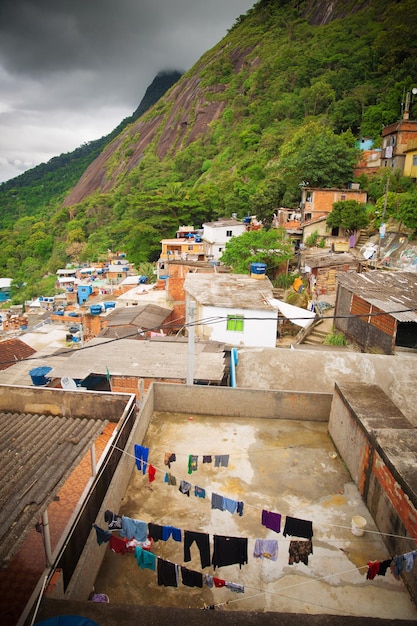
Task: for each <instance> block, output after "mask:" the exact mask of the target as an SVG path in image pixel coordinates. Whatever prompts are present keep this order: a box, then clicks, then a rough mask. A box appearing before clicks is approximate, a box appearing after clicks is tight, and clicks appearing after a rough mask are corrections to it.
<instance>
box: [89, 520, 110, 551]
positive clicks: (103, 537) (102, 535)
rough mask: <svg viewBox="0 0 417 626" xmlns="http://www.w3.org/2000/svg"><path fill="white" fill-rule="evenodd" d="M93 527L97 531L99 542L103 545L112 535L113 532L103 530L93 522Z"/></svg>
mask: <svg viewBox="0 0 417 626" xmlns="http://www.w3.org/2000/svg"><path fill="white" fill-rule="evenodd" d="M93 528H94V530H95V531H96V537H97V543H98V545H99V546H101V544H102V543H107V542H108V541H109V539H110V537H111V533H109V531H108V530H103V529H102V528H100V526H96V524H93Z"/></svg>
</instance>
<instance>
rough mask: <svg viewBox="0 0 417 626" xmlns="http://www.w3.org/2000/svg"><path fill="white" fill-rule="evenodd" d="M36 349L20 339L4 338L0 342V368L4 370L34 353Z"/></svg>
mask: <svg viewBox="0 0 417 626" xmlns="http://www.w3.org/2000/svg"><path fill="white" fill-rule="evenodd" d="M35 352H36V350H34V349H33V348H31V347H30V346H28V345H27V344H26V343H25V342H24V341H21V340H20V339H5V340H4V341H1V342H0V370H6V369H7V368H8V367H11V366H12V365H14V364H15V363H16V362H17V361H22V360H23V359H27V358H28V357H30V356H32V355H33V354H35Z"/></svg>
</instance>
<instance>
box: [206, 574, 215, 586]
mask: <svg viewBox="0 0 417 626" xmlns="http://www.w3.org/2000/svg"><path fill="white" fill-rule="evenodd" d="M204 576H205V578H204V582H205V583H206V585H207V587H208V588H209V589H213V585H214V583H213V576H211V575H210V574H205V575H204Z"/></svg>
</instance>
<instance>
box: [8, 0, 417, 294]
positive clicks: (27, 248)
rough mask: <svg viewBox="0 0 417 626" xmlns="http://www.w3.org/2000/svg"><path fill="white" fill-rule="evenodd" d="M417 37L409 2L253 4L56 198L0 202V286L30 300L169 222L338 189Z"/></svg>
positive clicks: (154, 248) (416, 11) (387, 113)
mask: <svg viewBox="0 0 417 626" xmlns="http://www.w3.org/2000/svg"><path fill="white" fill-rule="evenodd" d="M416 28H417V6H416V3H415V1H414V0H400V1H397V2H393V1H392V0H350V1H349V0H333V1H330V0H327V1H326V0H322V1H318V0H316V1H314V0H305V1H300V0H260V1H259V2H257V3H256V4H255V5H254V7H253V8H252V9H251V10H249V11H248V12H247V14H246V15H244V16H240V17H239V18H237V20H236V22H235V24H234V25H233V26H232V27H231V29H230V31H229V32H228V34H227V35H226V37H224V38H223V39H222V40H221V41H220V42H219V43H218V44H217V45H216V46H215V47H214V48H212V49H211V50H209V51H207V52H206V53H205V54H204V55H203V56H202V57H201V59H200V60H199V61H198V62H197V63H196V64H195V65H194V66H193V67H192V68H191V69H190V70H189V71H188V72H187V73H186V74H184V75H183V76H182V77H181V79H180V80H179V81H178V82H176V83H175V85H174V86H173V87H172V88H171V89H170V90H169V91H168V92H167V93H166V95H165V96H163V97H162V98H161V99H159V100H158V102H157V103H156V104H155V105H154V106H152V107H151V108H150V109H149V110H147V111H146V112H145V113H144V114H142V115H140V116H139V117H138V118H137V119H134V120H133V119H132V120H129V123H128V124H127V125H126V126H125V127H123V128H121V129H116V131H115V132H114V133H112V137H111V141H110V142H109V143H107V145H106V146H105V147H104V146H103V149H102V151H101V152H100V154H97V158H95V159H94V160H92V159H91V161H86V165H87V164H88V163H89V165H88V167H87V168H86V169H85V171H84V172H83V173H82V175H81V177H80V179H79V181H78V182H77V183H76V184H74V183H75V182H76V181H75V180H72V179H71V185H73V184H74V186H73V188H72V190H71V191H70V192H69V193H68V194H67V195H66V196H65V197H64V193H63V192H64V188H62V193H61V195H60V196H56V195H52V194H51V197H50V198H48V197H43V198H42V202H41V203H38V204H37V203H34V204H32V205H31V206H28V205H27V204H25V203H20V200H19V194H20V192H19V191H18V190H17V192H16V193H15V191H14V192H13V194H14V195H15V197H14V198H12V195H13V194H12V193H11V188H10V187H9V188H8V189H7V194H4V193H3V194H1V195H0V207H1V209H2V227H3V230H2V231H1V246H0V275H3V276H5V275H7V276H11V277H13V278H15V279H16V281H17V282H21V283H23V282H25V281H27V282H28V286H27V287H26V289H24V290H22V293H23V292H24V293H25V297H28V295H29V293H28V292H29V291H30V289H31V283H32V280H33V281H37V284H36V289H37V290H39V285H40V284H42V283H40V280H41V278H42V277H43V276H44V275H45V274H46V273H47V272H51V273H54V272H55V271H56V269H57V268H58V267H60V266H64V265H65V264H66V263H67V262H69V261H72V262H84V261H88V260H90V261H91V260H94V259H96V258H97V257H99V256H100V255H101V254H103V253H104V252H105V251H106V250H107V249H108V248H111V249H114V250H116V249H123V250H124V251H125V252H126V253H127V255H128V258H129V260H131V261H134V262H136V263H138V262H141V261H145V260H153V259H155V258H156V257H157V255H158V252H159V250H160V243H159V242H160V240H161V239H162V238H163V237H166V236H172V235H173V234H174V233H175V231H176V229H177V227H178V225H179V224H184V223H191V224H194V225H195V226H200V225H201V223H202V222H204V221H208V220H212V219H215V218H217V217H219V216H224V215H231V214H232V213H237V214H238V216H239V217H243V216H244V215H248V214H257V215H258V217H261V218H263V219H264V220H265V221H268V219H270V217H271V216H272V213H273V210H274V209H275V208H277V207H279V206H289V207H291V206H297V204H298V202H299V199H300V189H299V186H300V184H301V183H302V181H303V180H304V181H309V183H310V184H311V185H314V186H315V185H321V186H335V185H343V184H346V183H347V182H349V181H351V180H352V171H353V166H354V164H355V162H356V160H357V150H356V142H355V139H356V138H358V137H363V136H365V137H370V138H373V139H374V140H375V141H376V144H377V145H378V142H379V141H380V133H381V130H382V128H383V126H384V125H386V124H390V123H392V122H394V121H396V120H397V119H399V117H400V116H401V102H402V100H403V98H404V93H405V92H407V91H409V90H410V88H411V87H412V86H414V85H415V80H417V55H416V51H417V50H416V48H417V38H416V37H415V32H416ZM80 150H82V148H80ZM35 169H37V168H35ZM65 172H66V168H65V167H64V168H63V169H62V176H65ZM27 174H28V175H30V173H27ZM23 176H25V175H23ZM20 178H21V177H18V179H14V181H17V180H19V179H20ZM46 182H47V179H46V180H45V184H46ZM361 182H362V184H366V181H361ZM10 183H13V181H9V183H7V185H10ZM34 184H35V185H40V184H44V183H43V182H41V180H37V181H36V182H35V183H34ZM66 189H69V186H67V187H66ZM0 190H1V188H0ZM54 191H55V190H54ZM375 199H376V198H375ZM16 216H17V218H18V219H16ZM38 292H39V291H38Z"/></svg>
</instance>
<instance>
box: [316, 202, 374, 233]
mask: <svg viewBox="0 0 417 626" xmlns="http://www.w3.org/2000/svg"><path fill="white" fill-rule="evenodd" d="M326 224H327V225H328V226H330V227H331V228H335V227H338V226H339V227H342V228H345V229H346V230H348V231H354V230H359V229H360V228H366V227H367V226H368V224H369V218H368V215H367V213H366V206H365V205H364V204H361V203H360V202H357V200H339V202H335V203H334V204H333V209H332V212H331V213H330V214H329V217H328V218H327V220H326Z"/></svg>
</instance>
